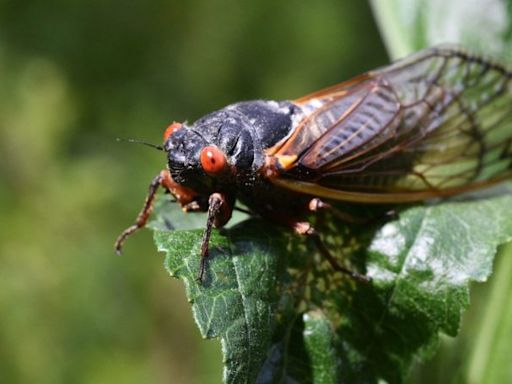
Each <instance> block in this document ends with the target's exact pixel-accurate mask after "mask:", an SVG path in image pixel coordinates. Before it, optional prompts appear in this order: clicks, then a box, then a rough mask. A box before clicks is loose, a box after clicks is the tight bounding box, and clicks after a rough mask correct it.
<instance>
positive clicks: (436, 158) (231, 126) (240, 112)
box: [115, 47, 512, 280]
mask: <svg viewBox="0 0 512 384" xmlns="http://www.w3.org/2000/svg"><path fill="white" fill-rule="evenodd" d="M511 77H512V72H510V71H509V70H507V69H506V68H505V67H504V66H502V65H500V64H497V63H494V62H492V61H490V60H488V59H486V58H483V57H480V56H476V55H472V54H469V53H467V52H465V51H464V50H461V49H457V48H451V47H436V48H430V49H426V50H424V51H421V52H419V53H416V54H414V55H412V56H410V57H407V58H405V59H403V60H400V61H397V62H395V63H394V64H392V65H390V66H387V67H383V68H380V69H377V70H373V71H370V72H367V73H364V74H362V75H359V76H357V77H355V78H353V79H351V80H349V81H346V82H343V83H341V84H339V85H335V86H333V87H330V88H327V89H324V90H321V91H318V92H315V93H312V94H309V95H307V96H304V97H301V98H300V99H297V100H293V101H273V100H255V101H244V102H239V103H235V104H231V105H228V106H227V107H225V108H222V109H220V110H218V111H215V112H212V113H210V114H208V115H206V116H204V117H202V118H200V119H199V120H197V121H195V122H194V123H193V124H186V123H183V124H181V123H173V124H171V125H170V126H169V127H168V128H167V129H166V130H165V133H164V144H163V146H162V147H160V149H162V150H164V151H165V152H166V153H167V168H166V169H165V170H164V171H162V172H161V173H160V174H158V175H157V176H156V177H155V178H154V179H153V181H152V182H151V184H150V187H149V194H148V196H147V199H146V202H145V204H144V207H143V209H142V211H141V212H140V214H139V216H138V218H137V220H136V223H135V224H134V225H132V226H131V227H129V228H127V229H126V230H125V231H124V232H123V233H122V234H121V235H120V236H119V238H118V239H117V241H116V244H115V248H116V250H117V252H120V251H121V247H122V245H123V242H124V240H125V239H126V237H127V236H129V235H131V234H132V233H133V232H135V231H136V230H137V229H139V228H141V227H144V225H145V224H146V221H147V220H148V217H149V215H150V213H151V210H152V204H153V200H154V198H155V193H156V191H157V189H158V188H159V187H160V186H163V187H164V188H165V189H166V190H167V191H168V192H170V193H171V194H172V195H173V196H174V197H175V199H176V200H177V202H178V203H179V204H180V205H181V207H182V208H183V210H184V211H204V212H207V213H208V215H207V219H206V227H205V230H204V236H203V240H202V246H201V266H200V270H199V279H200V280H201V279H202V278H203V276H204V272H205V260H206V258H207V256H208V242H209V237H210V233H211V230H212V227H221V226H223V225H225V224H226V223H227V222H228V221H229V219H230V218H231V214H232V211H233V208H234V206H235V202H236V201H237V200H238V201H240V202H241V203H242V204H243V205H245V206H246V207H247V208H248V210H250V212H251V213H253V214H256V215H260V216H262V217H263V218H267V219H269V220H272V221H274V222H277V223H280V224H283V225H287V226H289V227H290V228H293V229H294V230H295V231H296V232H297V233H299V234H303V235H309V236H313V237H315V238H316V239H317V240H318V239H319V236H318V233H317V232H316V231H315V229H314V228H313V227H312V225H311V224H309V223H308V221H307V220H306V219H305V218H307V217H308V213H311V212H312V211H313V212H314V211H319V210H322V209H335V208H334V207H333V204H332V203H333V202H336V201H338V202H345V203H354V204H400V203H411V202H420V201H424V200H428V199H432V198H437V197H446V196H451V195H455V194H460V193H463V192H466V191H470V190H474V189H476V188H481V187H486V186H489V185H491V184H494V183H497V182H499V181H502V180H504V179H507V178H510V177H511V175H512V83H511ZM318 244H321V243H320V241H319V240H318ZM322 249H323V252H322V253H324V254H325V255H326V256H327V257H328V259H329V261H330V262H331V264H333V266H334V267H335V268H336V269H338V270H341V271H343V272H348V273H351V272H350V271H348V270H346V269H344V268H343V267H340V266H339V265H337V263H336V262H335V260H334V259H333V258H332V256H330V255H329V253H328V251H327V250H326V249H325V247H323V248H322Z"/></svg>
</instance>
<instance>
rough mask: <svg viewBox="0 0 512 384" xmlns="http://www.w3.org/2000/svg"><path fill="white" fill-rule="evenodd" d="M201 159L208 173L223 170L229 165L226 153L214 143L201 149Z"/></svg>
mask: <svg viewBox="0 0 512 384" xmlns="http://www.w3.org/2000/svg"><path fill="white" fill-rule="evenodd" d="M199 160H200V161H201V166H202V167H203V169H204V171H205V172H206V173H213V174H215V173H219V172H222V171H223V170H224V169H225V168H226V165H227V162H226V156H225V155H224V153H223V152H222V151H221V150H220V149H219V148H217V147H215V146H213V145H208V146H207V147H204V148H203V149H202V150H201V154H200V156H199Z"/></svg>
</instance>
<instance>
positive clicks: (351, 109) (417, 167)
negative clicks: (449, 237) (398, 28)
mask: <svg viewBox="0 0 512 384" xmlns="http://www.w3.org/2000/svg"><path fill="white" fill-rule="evenodd" d="M511 77H512V74H511V73H510V72H508V71H507V70H506V69H505V68H504V67H502V66H500V65H498V64H495V63H493V62H491V61H489V60H486V59H483V58H481V57H478V56H472V55H469V54H467V53H466V52H464V51H462V50H456V49H450V48H433V49H429V50H426V51H423V52H420V53H418V54H416V55H414V56H411V57H409V58H406V59H405V60H402V61H399V62H397V63H395V64H394V65H391V66H389V67H386V68H383V69H380V70H376V71H373V72H369V73H368V74H365V75H363V76H360V77H359V78H357V81H351V82H348V83H343V84H341V85H340V86H338V87H337V88H331V89H334V92H330V91H329V90H328V91H327V92H319V93H316V94H313V95H312V96H311V97H309V98H308V97H306V98H303V99H300V100H299V101H298V105H300V106H301V107H302V108H303V110H304V111H305V113H304V114H305V117H304V118H303V119H302V121H300V122H299V123H298V125H297V128H296V129H295V131H294V133H293V134H292V135H291V136H290V137H288V138H287V139H286V140H285V141H284V142H282V143H279V144H278V145H276V146H275V147H274V148H271V150H269V156H273V157H274V158H275V162H277V164H278V166H279V168H280V169H281V170H282V171H281V173H280V176H279V177H278V178H275V179H272V180H273V181H274V182H276V184H280V185H282V186H284V187H287V188H290V189H295V190H300V191H302V192H305V193H311V194H315V195H319V196H325V197H329V198H338V199H340V200H351V201H360V200H361V199H362V200H364V201H366V199H367V198H366V197H362V195H364V194H370V195H371V198H372V199H373V201H374V202H384V201H385V202H387V201H399V200H405V201H413V200H422V199H425V198H429V197H433V196H440V195H449V194H453V193H458V192H460V191H464V190H467V189H472V188H476V187H479V186H482V185H487V184H489V183H493V182H496V181H499V180H502V179H504V178H507V177H510V176H511V173H512V83H511ZM299 181H300V182H299ZM293 183H295V185H291V184H293ZM299 186H300V187H299ZM320 192H322V193H320ZM342 192H343V193H342ZM358 194H359V195H358ZM327 195H328V196H327ZM349 195H350V196H349ZM352 195H353V196H352Z"/></svg>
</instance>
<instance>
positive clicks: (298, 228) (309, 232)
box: [292, 221, 371, 283]
mask: <svg viewBox="0 0 512 384" xmlns="http://www.w3.org/2000/svg"><path fill="white" fill-rule="evenodd" d="M292 227H293V229H294V231H295V232H296V233H298V234H299V235H303V236H308V237H310V238H311V239H313V241H314V243H315V245H316V247H317V248H318V250H319V251H320V253H321V254H322V256H323V257H324V258H325V259H327V261H328V262H329V264H331V267H332V269H334V270H335V271H338V272H341V273H344V274H346V275H348V276H350V277H351V278H353V279H354V280H357V281H361V282H363V283H369V282H370V280H371V279H370V278H369V277H368V276H365V275H361V274H359V273H357V272H354V271H352V270H350V269H348V268H346V267H344V266H342V265H340V264H339V263H338V261H337V260H336V258H335V257H334V256H333V255H332V254H331V252H330V251H329V249H328V248H327V247H326V246H325V244H324V242H323V241H322V238H321V237H320V233H318V232H317V231H316V230H315V228H313V227H312V226H311V224H310V223H308V222H307V221H298V222H294V223H292Z"/></svg>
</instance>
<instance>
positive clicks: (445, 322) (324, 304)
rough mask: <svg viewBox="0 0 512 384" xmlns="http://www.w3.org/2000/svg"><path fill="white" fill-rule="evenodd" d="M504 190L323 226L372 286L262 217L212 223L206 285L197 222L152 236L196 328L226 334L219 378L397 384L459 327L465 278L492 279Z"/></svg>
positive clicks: (503, 230) (508, 225) (507, 236)
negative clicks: (200, 275)
mask: <svg viewBox="0 0 512 384" xmlns="http://www.w3.org/2000/svg"><path fill="white" fill-rule="evenodd" d="M503 188H504V189H500V194H501V193H503V195H498V196H490V197H487V198H479V199H474V200H472V199H471V198H469V197H468V198H467V199H466V200H462V201H457V200H454V201H451V202H443V203H440V204H437V205H431V206H425V207H413V208H410V209H406V210H404V211H402V212H401V213H400V217H399V219H397V220H393V221H391V222H388V223H386V224H385V225H384V226H382V227H379V226H378V225H377V226H376V227H375V228H373V229H371V230H364V231H363V230H362V229H358V230H356V231H354V230H351V229H350V228H346V227H344V226H343V224H341V223H335V225H333V224H332V223H331V224H330V225H329V226H328V227H326V228H323V233H326V234H327V236H326V240H327V242H328V243H329V244H330V246H331V249H333V250H342V251H343V252H341V253H342V254H343V253H344V254H346V255H350V257H357V259H358V260H359V261H361V260H362V259H363V260H366V263H365V264H366V268H367V273H368V275H369V276H370V277H371V278H372V283H371V284H361V283H358V284H354V282H353V281H351V280H347V279H346V278H344V277H342V276H339V275H337V274H335V273H333V272H332V270H330V267H329V265H326V264H325V262H323V261H322V260H321V258H320V256H319V255H313V254H314V253H315V249H314V248H313V247H306V244H305V240H304V239H301V238H298V237H295V236H291V235H289V234H287V233H286V232H284V233H283V232H282V229H280V228H278V227H273V226H269V225H268V223H264V222H261V221H259V220H250V221H244V222H242V223H240V224H238V225H236V226H235V227H233V228H231V229H228V230H224V231H223V232H222V233H219V232H215V236H214V237H213V238H212V240H211V242H210V245H211V247H212V254H211V257H210V259H209V263H208V275H207V278H206V280H205V282H204V283H203V284H202V285H201V284H198V283H197V281H196V276H197V271H198V267H199V258H198V253H199V247H200V243H201V231H168V230H157V231H156V234H155V240H156V242H157V244H158V247H159V250H161V251H165V252H166V253H167V257H166V267H167V268H168V270H169V271H170V273H171V275H173V276H176V277H179V278H183V279H184V281H185V283H186V287H187V297H188V299H189V300H190V301H191V302H192V307H193V313H194V317H195V320H196V322H197V324H198V326H199V329H200V330H201V333H202V335H203V336H204V337H207V338H210V337H220V339H221V342H222V346H223V353H224V360H225V374H224V376H225V382H227V383H240V382H248V383H251V382H255V381H257V382H260V383H282V382H287V380H296V381H298V382H308V381H312V382H315V383H327V382H346V383H354V382H376V381H378V380H379V379H385V380H387V381H389V382H399V381H402V380H403V378H404V376H405V375H406V374H407V373H408V372H409V370H410V367H411V363H412V362H413V360H414V359H415V358H418V357H429V356H431V355H432V354H433V352H434V351H435V349H436V346H437V345H438V343H439V339H438V335H439V332H444V333H446V334H448V335H451V336H455V335H456V334H457V331H458V329H459V326H460V318H461V313H462V312H463V311H464V310H465V309H466V308H467V306H468V303H469V283H470V282H471V281H485V280H486V279H487V278H488V276H489V274H490V272H491V267H492V262H493V258H494V255H495V253H496V249H497V247H498V245H500V244H502V243H504V242H506V241H509V240H511V239H512V216H510V215H509V214H508V210H507V207H510V206H512V196H511V195H510V193H509V192H510V191H512V189H507V188H505V187H503ZM343 244H351V246H350V247H348V246H346V245H343ZM286 267H288V268H286Z"/></svg>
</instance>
